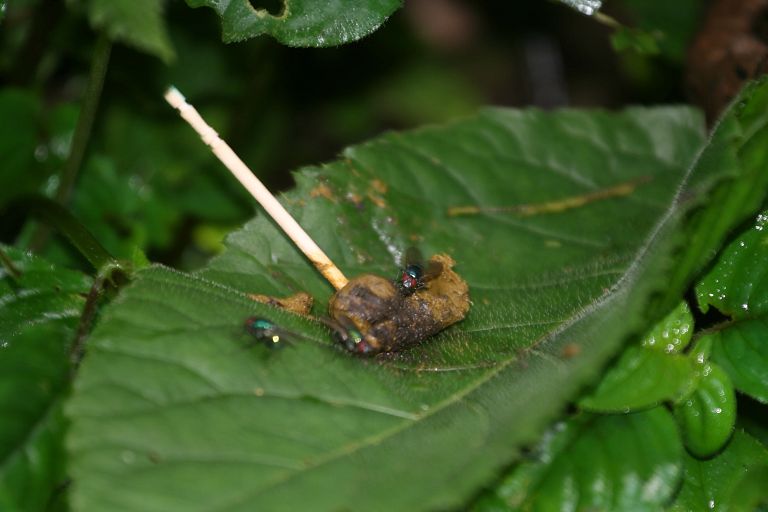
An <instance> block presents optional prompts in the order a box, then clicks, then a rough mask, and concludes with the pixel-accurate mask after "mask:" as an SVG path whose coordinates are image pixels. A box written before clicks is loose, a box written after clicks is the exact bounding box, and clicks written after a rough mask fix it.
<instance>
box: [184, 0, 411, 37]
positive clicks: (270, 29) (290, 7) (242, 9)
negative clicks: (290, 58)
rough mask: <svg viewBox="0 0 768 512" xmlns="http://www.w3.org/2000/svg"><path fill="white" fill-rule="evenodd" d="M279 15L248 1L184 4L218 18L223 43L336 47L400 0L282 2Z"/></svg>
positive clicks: (203, 0) (377, 23) (380, 19)
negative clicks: (264, 39) (262, 40)
mask: <svg viewBox="0 0 768 512" xmlns="http://www.w3.org/2000/svg"><path fill="white" fill-rule="evenodd" d="M281 3H282V9H281V10H280V12H275V13H271V12H269V11H267V10H266V9H257V8H254V7H253V5H251V3H250V2H249V1H248V0H230V1H227V2H221V1H218V0H187V4H188V5H189V6H190V7H202V6H206V7H210V8H211V9H214V10H215V11H216V13H217V14H218V15H219V16H220V17H221V25H222V31H223V39H224V41H226V42H232V41H242V40H244V39H250V38H252V37H256V36H260V35H262V34H269V35H271V36H272V37H274V38H275V39H277V40H278V41H280V42H281V43H283V44H286V45H289V46H337V45H340V44H344V43H349V42H351V41H355V40H357V39H360V38H361V37H364V36H366V35H368V34H370V33H371V32H373V31H374V30H376V29H377V28H378V27H379V26H380V25H381V24H382V23H384V21H385V20H386V19H387V18H388V17H389V15H390V14H392V13H393V12H394V11H395V10H396V9H398V8H399V7H400V5H401V4H402V0H362V1H361V0H335V1H333V2H315V1H312V0H282V2H281Z"/></svg>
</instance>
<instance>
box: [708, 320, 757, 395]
mask: <svg viewBox="0 0 768 512" xmlns="http://www.w3.org/2000/svg"><path fill="white" fill-rule="evenodd" d="M712 337H713V343H712V355H711V359H712V361H715V362H716V363H717V364H718V365H720V366H721V367H722V368H723V369H724V370H725V371H726V373H728V375H729V376H730V377H731V380H732V381H733V384H734V385H735V386H736V389H738V390H739V391H741V392H742V393H746V394H748V395H750V396H751V397H753V398H755V399H756V400H759V401H761V402H763V403H768V318H765V317H763V318H760V319H755V320H743V321H740V322H736V323H734V324H732V325H731V326H729V327H728V328H726V329H724V330H722V331H720V332H717V333H714V334H712Z"/></svg>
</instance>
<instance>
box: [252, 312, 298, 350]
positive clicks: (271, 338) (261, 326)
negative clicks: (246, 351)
mask: <svg viewBox="0 0 768 512" xmlns="http://www.w3.org/2000/svg"><path fill="white" fill-rule="evenodd" d="M244 325H245V330H246V331H248V334H250V335H251V337H252V338H253V340H252V341H251V342H250V343H248V346H249V347H251V346H253V345H255V344H256V343H261V344H262V345H264V346H265V347H267V348H269V349H277V348H283V347H284V346H285V345H291V344H292V343H291V341H290V340H291V339H296V338H299V337H300V336H299V335H298V334H294V333H292V332H290V331H288V330H286V329H283V328H281V327H278V326H277V325H275V323H274V322H272V321H271V320H267V319H266V318H260V317H257V316H251V317H248V318H246V319H245V323H244Z"/></svg>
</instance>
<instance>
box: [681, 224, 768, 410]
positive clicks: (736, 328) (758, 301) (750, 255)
mask: <svg viewBox="0 0 768 512" xmlns="http://www.w3.org/2000/svg"><path fill="white" fill-rule="evenodd" d="M767 221H768V212H763V213H761V214H760V215H758V216H757V219H756V220H755V223H754V225H753V226H752V227H751V228H749V229H747V230H746V231H745V232H744V233H742V234H741V235H740V236H738V237H737V238H736V239H735V240H734V241H733V242H731V243H730V244H729V245H728V247H726V249H725V250H724V251H723V252H722V254H721V255H720V257H719V258H718V261H717V263H716V264H715V266H714V267H713V268H712V270H711V271H710V272H709V273H708V274H707V275H706V276H705V277H704V278H703V279H702V280H701V281H700V282H699V283H698V284H697V285H696V297H697V299H698V302H699V307H700V308H701V310H702V311H704V312H706V311H707V310H708V309H709V307H710V306H714V307H716V308H717V309H718V310H719V311H721V312H722V313H724V314H726V315H729V316H730V317H732V318H733V319H734V320H735V321H732V322H727V323H724V324H721V325H720V326H718V329H717V331H716V332H714V333H712V339H713V342H712V353H711V358H712V360H713V361H715V362H716V363H718V364H719V365H720V366H722V367H723V369H724V370H725V371H726V372H727V373H728V375H729V376H730V377H731V379H732V380H733V383H734V385H735V386H736V389H738V390H739V391H741V392H743V393H746V394H748V395H750V396H752V397H753V398H755V399H757V400H760V401H761V402H763V403H768V343H766V340H767V339H768V232H766V231H764V228H765V227H766V224H767Z"/></svg>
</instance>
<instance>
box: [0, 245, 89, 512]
mask: <svg viewBox="0 0 768 512" xmlns="http://www.w3.org/2000/svg"><path fill="white" fill-rule="evenodd" d="M0 250H2V251H3V252H5V253H6V254H7V255H8V257H9V260H10V262H11V264H12V266H13V269H14V270H15V271H17V272H18V273H19V276H18V277H13V276H12V275H11V274H10V273H9V270H8V268H9V267H8V265H7V264H6V265H5V269H4V270H3V267H0V375H2V379H1V380H0V416H2V418H3V421H2V422H0V509H1V510H25V511H35V510H40V511H43V510H47V507H48V504H49V500H51V498H52V496H53V495H54V493H55V491H56V489H57V488H58V487H59V486H60V485H61V484H62V483H64V481H65V475H64V462H65V459H64V443H63V434H64V426H65V423H64V418H63V415H62V403H63V401H64V397H65V395H66V393H67V392H68V390H69V369H70V366H69V348H70V344H71V342H72V340H73V339H74V330H75V329H74V328H75V326H76V325H77V321H78V317H79V316H80V311H81V310H82V308H83V303H84V299H83V297H82V294H85V293H87V292H88V289H89V287H90V279H89V278H88V277H87V276H84V275H82V274H80V273H79V272H73V271H66V270H58V269H56V268H53V267H52V266H51V265H50V264H48V263H46V262H45V261H43V260H41V259H38V258H34V257H32V256H29V255H26V254H24V253H22V252H21V251H18V250H16V249H13V248H5V247H0Z"/></svg>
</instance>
